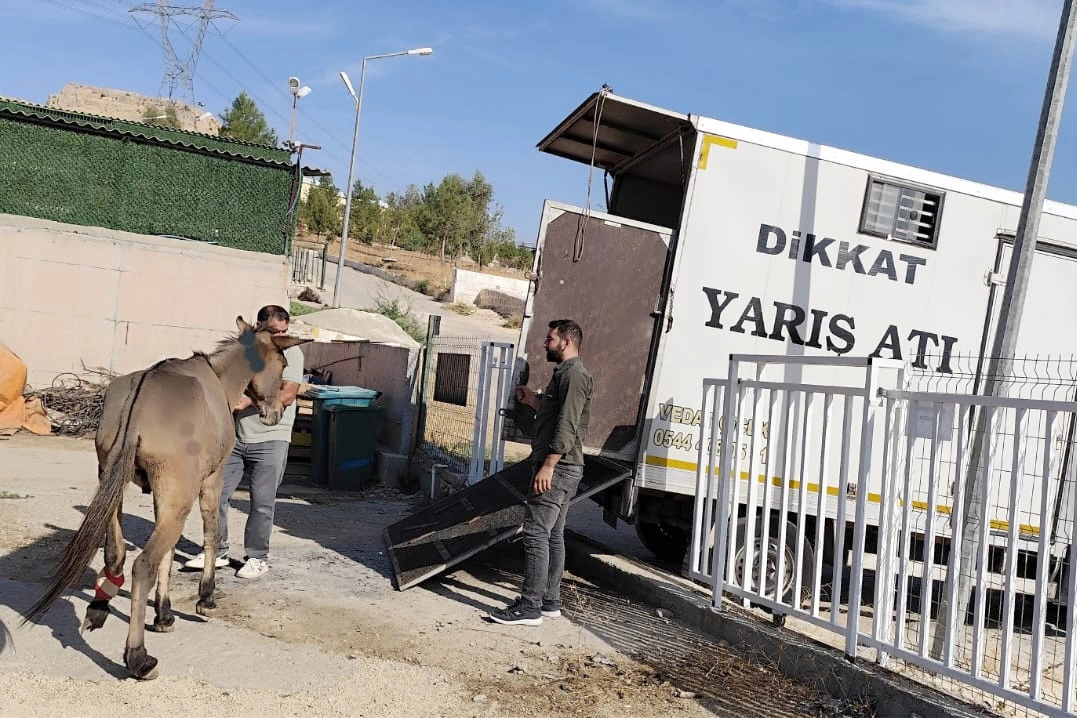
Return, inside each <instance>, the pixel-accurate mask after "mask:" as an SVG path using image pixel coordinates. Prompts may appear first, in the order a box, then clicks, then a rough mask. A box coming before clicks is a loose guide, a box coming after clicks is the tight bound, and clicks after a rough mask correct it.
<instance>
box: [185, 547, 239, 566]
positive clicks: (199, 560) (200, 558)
mask: <svg viewBox="0 0 1077 718" xmlns="http://www.w3.org/2000/svg"><path fill="white" fill-rule="evenodd" d="M228 564H229V561H228V554H218V555H217V558H216V560H215V561H214V562H213V565H214V566H216V567H217V568H228ZM183 567H184V568H198V569H202V568H205V567H206V554H205V552H204V551H203V552H202V553H200V554H198V555H197V556H193V557H191V558H190V559H188V560H187V563H185V564H183Z"/></svg>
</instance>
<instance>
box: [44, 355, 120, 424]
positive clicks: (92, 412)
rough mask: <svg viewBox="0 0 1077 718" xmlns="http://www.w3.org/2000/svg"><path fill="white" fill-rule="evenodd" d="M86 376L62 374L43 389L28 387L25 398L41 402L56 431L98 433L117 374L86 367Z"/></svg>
mask: <svg viewBox="0 0 1077 718" xmlns="http://www.w3.org/2000/svg"><path fill="white" fill-rule="evenodd" d="M83 369H84V373H85V375H87V376H88V377H92V378H87V376H79V375H77V374H72V373H64V374H60V375H58V376H57V377H56V378H55V379H53V381H52V385H51V386H49V387H46V388H43V389H34V388H32V387H30V386H27V387H26V390H25V391H24V392H23V397H24V398H26V399H27V401H29V400H32V399H37V400H39V401H40V402H41V405H42V406H43V407H44V409H45V412H46V414H47V416H48V418H49V422H50V423H51V424H52V430H53V433H55V434H57V435H59V436H74V437H79V438H81V437H87V436H93V435H94V434H95V433H97V427H98V425H100V423H101V415H102V413H103V412H104V406H105V390H106V389H107V388H108V383H109V381H111V380H112V379H113V378H114V377H115V376H116V375H115V374H113V373H110V372H108V371H106V370H104V369H86V368H85V367H83Z"/></svg>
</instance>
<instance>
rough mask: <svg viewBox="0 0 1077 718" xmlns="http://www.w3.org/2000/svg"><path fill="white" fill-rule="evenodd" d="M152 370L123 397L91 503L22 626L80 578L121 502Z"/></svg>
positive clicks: (130, 476)
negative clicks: (137, 414)
mask: <svg viewBox="0 0 1077 718" xmlns="http://www.w3.org/2000/svg"><path fill="white" fill-rule="evenodd" d="M155 368H157V365H154V366H153V368H152V369H155ZM152 369H151V370H149V371H146V372H145V373H143V375H142V376H141V377H139V379H138V383H137V384H136V386H135V389H134V391H132V392H131V393H130V394H129V395H128V396H127V400H126V402H125V403H124V407H123V409H122V410H121V412H120V425H121V426H122V427H123V429H122V430H121V431H119V432H117V434H116V439H115V440H114V441H113V442H112V446H111V447H110V448H109V450H108V454H106V456H105V464H104V466H103V467H101V473H100V476H99V480H98V483H97V491H96V492H94V496H93V500H92V501H90V506H89V508H87V509H86V515H85V516H84V517H83V519H82V524H81V525H80V526H79V528H78V531H76V532H75V535H74V536H73V537H72V538H71V541H70V542H68V544H67V548H66V549H65V551H64V556H63V559H62V560H61V561H60V565H59V566H57V567H56V569H55V570H54V571H53V573H52V576H53V577H54V578H53V582H52V585H51V586H50V587H49V590H48V592H46V593H45V595H44V596H42V597H41V599H40V600H39V601H38V602H37V603H35V604H34V605H33V606H31V607H30V609H29V610H28V611H27V612H26V613H25V617H24V618H23V620H22V624H23V625H25V624H26V623H28V622H30V621H34V620H36V619H38V618H40V617H41V616H43V615H44V614H45V612H46V611H48V610H49V607H50V606H51V605H52V604H53V603H54V602H55V601H56V599H58V598H59V597H60V596H62V595H63V594H64V592H65V591H67V589H68V588H70V587H71V585H72V584H73V583H75V581H76V580H77V579H78V578H79V576H81V575H82V572H83V570H85V568H86V566H87V565H88V564H89V563H90V559H91V558H93V555H94V552H95V551H97V549H98V548H99V547H100V546H101V543H102V539H103V538H104V535H105V530H106V529H107V528H108V523H109V521H110V520H111V519H112V516H113V514H115V513H116V511H117V510H118V509H119V507H120V502H121V501H122V500H123V492H124V490H125V489H126V488H127V483H128V482H129V481H131V480H133V479H134V475H135V451H136V450H137V449H138V432H137V430H136V431H131V414H132V413H133V410H134V406H135V402H136V400H137V399H138V394H139V392H140V391H141V390H142V382H143V381H145V379H146V376H147V375H148V374H149V373H150V371H152Z"/></svg>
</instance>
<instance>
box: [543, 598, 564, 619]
mask: <svg viewBox="0 0 1077 718" xmlns="http://www.w3.org/2000/svg"><path fill="white" fill-rule="evenodd" d="M542 616H543V618H560V617H561V602H560V601H543V602H542Z"/></svg>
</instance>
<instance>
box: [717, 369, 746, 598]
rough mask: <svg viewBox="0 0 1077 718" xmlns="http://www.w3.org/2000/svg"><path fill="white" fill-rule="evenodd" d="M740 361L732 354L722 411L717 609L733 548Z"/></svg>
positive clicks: (719, 463)
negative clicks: (731, 492) (732, 489)
mask: <svg viewBox="0 0 1077 718" xmlns="http://www.w3.org/2000/svg"><path fill="white" fill-rule="evenodd" d="M739 374H740V362H739V361H738V360H737V359H736V358H734V357H733V356H730V358H729V376H728V379H727V384H726V391H725V411H723V412H722V414H723V416H722V426H721V432H722V445H721V447H720V448H719V461H718V465H719V469H718V520H717V521H716V522H715V526H714V530H715V532H716V534H717V539H718V540H717V541H716V542H715V546H714V561H713V563H712V564H711V581H712V584H711V585H712V586H713V588H714V592H713V595H712V597H711V605H713V606H714V608H716V609H721V607H722V592H723V589H724V586H725V572H726V559H727V556H726V552H727V550H728V549H729V525H730V510H731V507H730V505H729V489H730V485H731V484H732V482H733V481H734V479H732V478H731V477H730V474H731V473H732V471H733V466H734V463H733V460H734V458H735V457H736V453H737V452H736V437H737V417H736V416H734V406H735V405H736V404H738V403H739V401H740V392H739V391H738V389H739V387H740V377H739Z"/></svg>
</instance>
